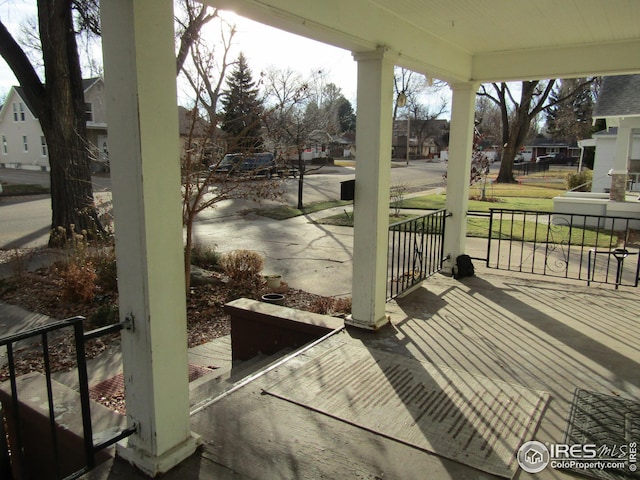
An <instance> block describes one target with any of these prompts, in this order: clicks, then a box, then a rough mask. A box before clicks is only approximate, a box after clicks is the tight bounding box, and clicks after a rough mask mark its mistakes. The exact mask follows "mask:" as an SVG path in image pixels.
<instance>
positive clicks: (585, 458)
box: [517, 441, 637, 473]
mask: <svg viewBox="0 0 640 480" xmlns="http://www.w3.org/2000/svg"><path fill="white" fill-rule="evenodd" d="M517 460H518V465H520V468H522V469H523V470H524V471H525V472H527V473H538V472H541V471H542V470H544V469H545V468H547V466H550V467H551V468H557V469H572V470H628V471H630V472H635V471H637V443H636V442H630V443H628V444H622V445H606V444H603V445H596V444H591V443H589V444H573V445H567V444H562V443H550V444H547V445H545V444H543V443H541V442H537V441H529V442H526V443H525V444H523V445H522V446H521V447H520V449H519V450H518V455H517Z"/></svg>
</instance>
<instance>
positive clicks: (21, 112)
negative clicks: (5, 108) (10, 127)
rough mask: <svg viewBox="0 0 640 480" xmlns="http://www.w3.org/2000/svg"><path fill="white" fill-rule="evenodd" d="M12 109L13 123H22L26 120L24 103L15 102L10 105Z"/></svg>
mask: <svg viewBox="0 0 640 480" xmlns="http://www.w3.org/2000/svg"><path fill="white" fill-rule="evenodd" d="M11 106H12V107H13V121H14V122H24V121H25V120H26V114H25V107H24V103H22V102H16V103H13V104H11Z"/></svg>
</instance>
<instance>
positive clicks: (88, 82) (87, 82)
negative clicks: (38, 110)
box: [0, 77, 101, 113]
mask: <svg viewBox="0 0 640 480" xmlns="http://www.w3.org/2000/svg"><path fill="white" fill-rule="evenodd" d="M99 80H101V78H100V77H92V78H83V79H82V88H83V90H84V91H85V92H86V91H87V90H89V88H91V87H92V86H93V85H94V84H95V83H97V82H98V81H99ZM13 89H14V90H15V91H16V93H17V94H18V95H19V96H20V98H22V100H23V101H24V104H25V105H26V106H27V108H28V109H29V111H30V112H31V113H33V106H32V105H31V103H30V102H29V100H28V99H27V96H26V95H25V93H24V89H23V88H22V87H21V86H19V85H14V86H13ZM2 107H3V105H0V111H1V110H2Z"/></svg>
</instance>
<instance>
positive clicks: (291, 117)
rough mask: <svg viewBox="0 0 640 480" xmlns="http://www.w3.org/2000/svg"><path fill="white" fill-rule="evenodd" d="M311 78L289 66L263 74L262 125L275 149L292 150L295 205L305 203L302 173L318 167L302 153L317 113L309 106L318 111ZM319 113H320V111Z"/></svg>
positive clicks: (278, 151)
mask: <svg viewBox="0 0 640 480" xmlns="http://www.w3.org/2000/svg"><path fill="white" fill-rule="evenodd" d="M311 84H312V82H309V81H306V80H304V79H302V77H301V76H300V75H299V74H298V73H295V72H293V71H291V70H270V71H269V72H267V73H266V75H265V78H264V90H265V105H267V109H266V112H265V117H264V118H265V125H266V126H267V132H268V136H269V138H270V139H271V141H272V142H273V144H274V146H275V149H276V152H277V153H278V154H283V153H284V155H285V156H287V157H288V152H289V151H291V150H293V151H295V152H296V154H297V161H298V205H297V208H298V209H300V210H301V209H302V208H303V207H304V204H303V192H304V176H305V174H306V173H308V172H310V171H314V170H318V169H319V168H321V166H318V167H315V168H313V169H311V170H310V169H308V168H307V166H306V164H305V162H304V160H303V158H302V154H303V152H304V150H305V147H306V145H307V142H308V141H309V138H310V134H311V132H312V131H313V130H314V127H315V126H317V125H318V124H317V121H318V116H316V115H315V114H309V109H311V110H312V111H314V112H315V111H317V110H318V108H317V103H316V100H317V98H316V97H315V96H314V94H313V91H312V89H311V88H310V85H311ZM319 115H322V114H319Z"/></svg>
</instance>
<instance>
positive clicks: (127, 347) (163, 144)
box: [101, 0, 197, 476]
mask: <svg viewBox="0 0 640 480" xmlns="http://www.w3.org/2000/svg"><path fill="white" fill-rule="evenodd" d="M101 7H102V13H101V16H102V42H103V54H104V66H105V90H106V94H107V95H106V98H107V113H108V117H107V119H108V125H109V145H110V152H109V154H110V161H111V179H112V189H113V206H114V214H115V228H116V254H117V260H118V290H119V297H120V300H119V305H120V316H121V318H122V319H125V318H126V317H132V318H133V319H134V322H135V325H134V329H133V330H126V331H124V332H123V334H122V353H123V362H124V377H125V384H126V392H127V417H128V418H129V421H130V422H133V423H135V424H136V425H137V426H138V432H137V433H136V434H135V435H133V436H132V437H129V439H128V445H127V446H126V447H125V448H119V449H118V453H119V455H121V456H122V457H123V458H125V459H126V460H128V461H130V462H131V463H133V464H135V465H136V466H137V467H138V468H140V469H141V470H143V471H144V472H145V473H147V474H149V475H151V476H155V475H156V474H158V473H162V472H165V471H167V470H168V469H170V468H171V467H173V466H174V465H176V464H177V463H179V462H180V461H182V460H183V459H185V458H186V457H188V456H189V455H191V454H192V453H193V452H194V451H195V448H196V446H197V440H196V439H195V437H194V436H193V435H192V434H191V431H190V423H189V385H188V366H187V335H186V300H185V284H184V268H183V265H184V256H183V240H182V219H181V198H180V196H181V194H180V170H179V163H178V157H179V146H178V112H177V100H176V75H175V71H176V63H175V53H174V43H173V42H174V33H173V32H174V28H173V2H172V0H108V1H105V2H101Z"/></svg>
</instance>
